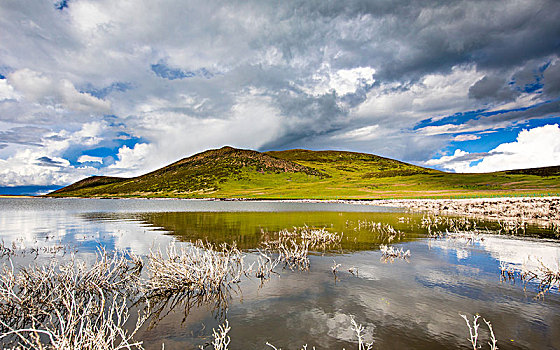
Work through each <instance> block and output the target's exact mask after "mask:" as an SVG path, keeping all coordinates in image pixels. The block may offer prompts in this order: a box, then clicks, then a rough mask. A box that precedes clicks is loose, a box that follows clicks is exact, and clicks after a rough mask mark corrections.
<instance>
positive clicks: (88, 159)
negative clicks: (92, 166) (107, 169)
mask: <svg viewBox="0 0 560 350" xmlns="http://www.w3.org/2000/svg"><path fill="white" fill-rule="evenodd" d="M88 162H92V163H101V164H103V158H101V157H93V156H88V155H82V156H80V157H79V158H78V163H88Z"/></svg>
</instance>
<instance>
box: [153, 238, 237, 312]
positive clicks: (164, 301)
mask: <svg viewBox="0 0 560 350" xmlns="http://www.w3.org/2000/svg"><path fill="white" fill-rule="evenodd" d="M243 261H244V255H243V254H242V253H241V251H240V250H239V249H237V248H236V247H235V246H229V245H226V244H222V245H221V246H220V247H219V248H218V247H216V246H214V245H212V244H211V243H203V242H202V241H198V242H196V243H194V244H191V245H188V246H186V245H182V246H180V247H179V248H177V246H176V245H175V244H171V245H170V246H168V247H167V248H166V251H165V254H164V253H162V251H161V250H160V249H158V250H155V251H154V250H152V251H150V254H149V256H148V280H147V282H146V283H145V285H144V293H145V297H146V299H147V300H149V301H150V303H151V305H152V307H153V316H154V318H155V320H157V318H159V317H160V315H161V314H162V312H163V311H164V310H165V309H166V308H167V309H168V312H169V311H171V310H173V309H174V308H175V307H176V306H178V305H180V304H181V305H183V306H184V311H185V317H186V315H187V314H188V312H189V310H190V309H191V308H192V307H194V306H198V305H201V304H212V305H214V311H217V312H218V313H219V314H222V313H223V312H224V311H225V309H227V304H228V301H229V299H230V294H231V289H232V288H233V286H235V285H236V284H237V283H238V282H240V280H241V277H242V276H243V275H244V274H245V273H246V269H245V267H244V263H243ZM164 315H165V314H164ZM155 320H154V322H155Z"/></svg>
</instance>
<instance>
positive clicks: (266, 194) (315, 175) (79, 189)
mask: <svg viewBox="0 0 560 350" xmlns="http://www.w3.org/2000/svg"><path fill="white" fill-rule="evenodd" d="M556 168H558V167H548V168H537V169H525V170H519V171H506V172H495V173H484V174H456V173H446V172H441V171H437V170H433V169H427V168H422V167H419V166H415V165H412V164H407V163H403V162H399V161H396V160H393V159H388V158H383V157H378V156H375V155H371V154H363V153H353V152H342V151H307V150H289V151H281V152H266V153H259V152H256V151H250V150H239V149H234V148H231V147H225V148H221V149H219V150H210V151H206V152H203V153H200V154H197V155H194V156H192V157H189V158H185V159H182V160H180V161H178V162H176V163H173V164H171V165H169V166H167V167H164V168H161V169H159V170H156V171H154V172H151V173H148V174H145V175H142V176H139V177H136V178H130V179H125V178H115V177H103V176H96V177H91V178H88V179H84V180H82V181H79V182H77V183H75V184H73V185H71V186H68V187H66V188H63V189H61V190H58V191H55V192H53V193H51V194H49V195H50V196H77V197H164V198H165V197H172V198H254V199H303V198H305V199H386V198H452V197H492V196H512V195H523V196H544V195H550V194H558V193H560V172H559V171H558V169H556Z"/></svg>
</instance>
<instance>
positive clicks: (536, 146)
mask: <svg viewBox="0 0 560 350" xmlns="http://www.w3.org/2000/svg"><path fill="white" fill-rule="evenodd" d="M473 162H476V164H474V163H473ZM425 165H428V166H440V167H442V168H444V169H449V170H453V171H455V172H473V173H478V172H492V171H501V170H511V169H524V168H536V167H544V166H556V165H560V127H559V126H558V124H551V125H545V126H541V127H536V128H533V129H530V130H522V131H521V132H520V133H519V134H518V136H517V139H516V140H515V141H514V142H508V143H502V144H501V145H499V146H497V147H496V148H494V149H492V150H490V151H489V152H485V153H468V152H465V151H462V150H460V149H456V150H455V152H454V153H453V155H450V156H443V157H441V158H438V159H431V160H429V161H427V162H425Z"/></svg>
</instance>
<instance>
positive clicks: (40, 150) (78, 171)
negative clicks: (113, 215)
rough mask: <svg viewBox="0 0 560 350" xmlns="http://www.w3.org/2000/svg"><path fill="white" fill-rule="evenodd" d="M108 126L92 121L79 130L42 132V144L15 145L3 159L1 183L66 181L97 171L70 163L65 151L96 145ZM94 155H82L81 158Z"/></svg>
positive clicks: (73, 180) (24, 183)
mask: <svg viewBox="0 0 560 350" xmlns="http://www.w3.org/2000/svg"><path fill="white" fill-rule="evenodd" d="M107 128H108V126H107V124H105V123H101V122H91V123H86V124H84V125H82V127H81V128H80V129H78V130H76V131H70V130H61V131H58V132H46V133H45V134H44V135H40V136H39V139H40V140H41V144H40V145H36V146H29V147H24V148H19V149H16V150H15V152H14V153H13V154H12V155H10V156H8V157H7V158H6V159H0V186H24V185H30V184H31V185H40V186H47V185H65V184H69V183H72V182H75V181H78V180H81V179H82V178H84V177H87V176H89V175H92V174H95V173H97V172H98V170H97V169H95V168H93V167H89V166H77V165H72V164H70V162H69V161H68V160H67V159H66V158H64V157H63V154H64V153H65V152H66V151H67V150H69V149H71V148H73V147H83V146H84V145H88V146H95V145H97V144H98V143H99V142H101V140H102V137H101V135H102V134H103V133H104V132H105V130H106V129H107ZM95 159H96V157H89V156H81V157H80V158H79V159H78V162H82V161H96V160H95Z"/></svg>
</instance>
